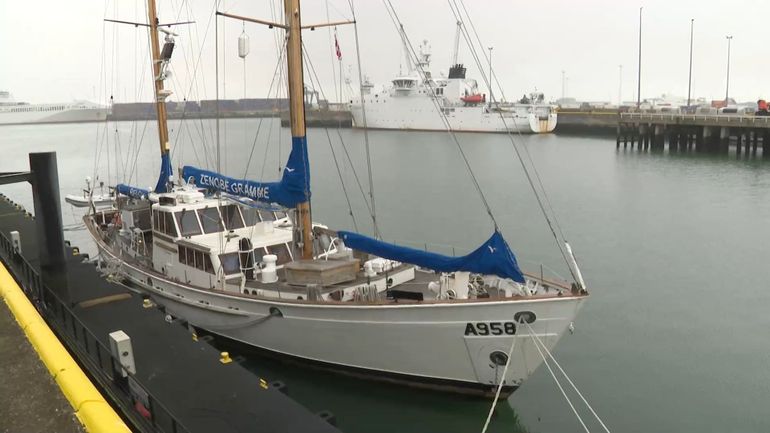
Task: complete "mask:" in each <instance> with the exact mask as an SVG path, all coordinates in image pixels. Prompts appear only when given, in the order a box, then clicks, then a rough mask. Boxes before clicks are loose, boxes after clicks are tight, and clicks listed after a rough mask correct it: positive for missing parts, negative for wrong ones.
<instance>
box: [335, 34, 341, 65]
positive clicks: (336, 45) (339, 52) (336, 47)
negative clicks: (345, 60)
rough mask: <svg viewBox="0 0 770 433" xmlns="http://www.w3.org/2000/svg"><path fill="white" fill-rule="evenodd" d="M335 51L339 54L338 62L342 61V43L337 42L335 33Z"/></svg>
mask: <svg viewBox="0 0 770 433" xmlns="http://www.w3.org/2000/svg"><path fill="white" fill-rule="evenodd" d="M334 50H335V51H336V52H337V60H342V51H340V43H339V42H337V33H334Z"/></svg>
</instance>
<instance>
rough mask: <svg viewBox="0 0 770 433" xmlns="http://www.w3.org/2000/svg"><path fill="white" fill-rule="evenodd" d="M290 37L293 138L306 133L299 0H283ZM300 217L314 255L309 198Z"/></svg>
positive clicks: (305, 247) (308, 255)
mask: <svg viewBox="0 0 770 433" xmlns="http://www.w3.org/2000/svg"><path fill="white" fill-rule="evenodd" d="M150 1H152V0H150ZM283 4H284V9H285V14H286V25H287V26H288V29H287V32H288V36H289V37H288V40H287V47H286V59H287V68H288V77H289V115H290V119H291V137H292V141H296V140H301V141H303V142H304V143H303V144H305V143H307V139H306V137H305V134H306V129H305V95H304V93H305V89H304V80H303V71H302V24H301V17H300V10H299V0H284V2H283ZM305 145H306V144H305ZM297 219H298V223H299V226H300V229H301V232H300V233H301V245H300V248H301V250H302V258H303V259H312V258H313V228H312V222H311V219H310V200H309V199H308V201H305V202H302V203H300V204H298V205H297Z"/></svg>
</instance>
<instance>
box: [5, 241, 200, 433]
mask: <svg viewBox="0 0 770 433" xmlns="http://www.w3.org/2000/svg"><path fill="white" fill-rule="evenodd" d="M0 260H1V261H2V262H3V263H4V264H5V265H6V267H7V268H8V271H9V272H10V273H11V274H12V275H13V277H14V279H16V281H17V283H18V284H19V286H20V287H21V288H22V290H23V291H24V293H25V294H26V295H27V297H28V298H29V300H30V301H31V302H32V304H33V305H34V306H35V308H36V309H37V310H38V311H39V312H40V314H41V316H43V318H44V319H45V321H46V323H47V324H48V325H49V326H50V327H51V328H52V329H53V330H54V331H55V332H56V334H57V336H58V337H59V338H60V339H61V340H63V342H64V343H65V346H66V347H67V348H68V349H69V351H70V352H72V353H73V354H75V355H76V358H77V360H78V361H79V363H80V364H81V365H83V366H84V367H86V368H85V370H86V372H87V373H88V375H89V376H90V377H91V378H92V379H93V380H95V381H96V382H98V383H99V384H100V385H101V389H102V390H103V391H106V392H107V393H108V395H109V396H110V397H111V399H112V401H113V402H114V403H115V404H117V405H118V406H119V407H120V408H121V412H122V415H123V416H124V417H126V418H128V419H129V420H130V422H131V423H132V425H133V426H135V427H136V428H138V429H139V430H141V431H147V432H150V431H159V432H162V433H189V430H188V429H187V428H186V427H185V426H184V425H183V424H182V423H181V422H180V421H179V420H178V419H177V418H176V417H175V416H174V415H173V414H172V412H171V411H170V410H169V409H168V408H167V407H166V406H165V405H164V404H163V403H162V402H161V401H160V400H158V399H157V398H156V397H155V396H153V395H152V393H150V392H149V391H147V390H146V389H144V388H143V387H142V391H143V393H144V395H142V396H141V398H140V397H138V396H134V395H133V394H132V392H131V390H130V389H129V383H131V382H133V383H134V384H135V385H138V386H140V387H141V384H139V382H138V381H137V380H136V379H134V377H133V375H132V374H131V373H129V372H127V373H128V377H126V378H123V375H122V374H121V370H122V368H121V367H120V365H121V364H120V361H119V360H118V359H117V358H115V357H114V356H113V355H112V353H111V351H110V349H109V347H107V346H106V345H105V344H104V343H103V342H102V341H101V340H99V339H98V338H97V337H96V335H94V333H93V332H91V330H90V329H89V328H88V327H87V326H86V325H85V324H84V323H83V322H82V321H81V320H80V319H79V318H78V317H77V315H75V313H74V312H73V311H72V309H71V308H70V307H69V306H68V305H67V303H65V302H63V301H62V300H61V298H60V297H59V296H58V295H57V294H56V292H54V291H53V290H51V288H49V287H48V286H47V285H46V284H44V283H43V278H42V277H41V275H40V273H38V271H37V270H36V269H35V268H34V267H33V266H32V265H31V264H30V263H29V262H28V261H27V260H26V259H25V258H24V257H23V256H22V255H20V254H18V253H16V252H15V251H14V247H13V244H12V243H11V241H10V240H9V239H8V238H7V237H6V236H5V234H4V233H0ZM145 395H146V401H142V400H144V397H145ZM137 401H142V403H143V404H145V403H146V406H147V407H146V409H147V411H148V412H149V414H150V416H149V417H148V418H145V417H144V416H142V414H140V413H139V411H137V410H136V408H135V404H136V402H137Z"/></svg>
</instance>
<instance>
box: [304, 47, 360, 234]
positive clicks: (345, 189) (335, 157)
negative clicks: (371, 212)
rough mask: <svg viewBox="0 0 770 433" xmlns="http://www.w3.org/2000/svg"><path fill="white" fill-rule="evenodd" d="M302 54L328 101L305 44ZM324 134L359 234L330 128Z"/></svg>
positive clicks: (325, 129) (314, 85)
mask: <svg viewBox="0 0 770 433" xmlns="http://www.w3.org/2000/svg"><path fill="white" fill-rule="evenodd" d="M302 54H303V57H304V58H305V63H306V64H307V65H308V69H309V70H310V74H309V78H310V85H311V86H312V87H313V89H315V87H316V86H318V89H319V91H320V92H321V96H322V97H323V98H324V99H327V97H326V94H325V93H324V90H323V87H322V86H321V81H320V80H319V79H318V74H316V70H315V66H313V62H312V61H311V60H310V55H309V54H308V52H307V50H305V44H304V42H303V44H302ZM314 77H315V81H314V80H313V78H314ZM335 90H336V89H335ZM327 100H328V99H327ZM324 132H325V133H326V139H327V141H328V142H329V149H331V152H332V158H333V159H334V165H335V167H336V168H337V176H338V177H339V179H340V185H341V186H342V192H343V194H344V195H345V201H346V202H347V204H348V213H349V215H350V218H351V219H352V220H353V227H354V228H355V230H356V232H358V223H357V222H356V216H355V214H354V213H353V206H352V204H351V202H350V196H349V195H348V190H347V187H346V186H345V181H344V179H343V178H342V170H341V169H340V164H339V161H337V154H336V152H335V151H334V146H333V145H332V138H331V135H329V128H324Z"/></svg>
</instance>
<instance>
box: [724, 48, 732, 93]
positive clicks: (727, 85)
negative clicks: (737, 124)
mask: <svg viewBox="0 0 770 433" xmlns="http://www.w3.org/2000/svg"><path fill="white" fill-rule="evenodd" d="M726 38H727V84H726V85H725V106H727V101H728V99H729V96H730V43H731V42H732V41H733V37H732V36H726Z"/></svg>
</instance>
